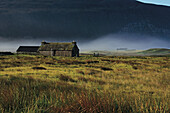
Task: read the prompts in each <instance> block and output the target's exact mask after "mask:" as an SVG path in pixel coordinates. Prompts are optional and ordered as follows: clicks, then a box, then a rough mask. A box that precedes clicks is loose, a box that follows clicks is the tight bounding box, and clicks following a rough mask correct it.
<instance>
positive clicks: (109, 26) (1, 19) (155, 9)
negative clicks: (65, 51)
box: [0, 0, 170, 41]
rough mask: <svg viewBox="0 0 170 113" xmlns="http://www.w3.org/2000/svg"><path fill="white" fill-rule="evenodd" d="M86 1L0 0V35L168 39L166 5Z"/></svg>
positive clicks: (132, 0) (168, 10) (169, 26)
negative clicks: (117, 34) (121, 35)
mask: <svg viewBox="0 0 170 113" xmlns="http://www.w3.org/2000/svg"><path fill="white" fill-rule="evenodd" d="M68 1H69V2H68ZM88 1H89V2H87V0H82V1H81V2H80V0H72V1H70V0H57V1H53V0H48V1H47V0H36V1H34V0H22V1H17V0H0V25H1V26H0V36H1V37H7V38H10V37H16V38H17V39H20V38H23V37H27V36H29V37H32V38H49V37H51V38H52V39H57V40H73V39H77V40H83V39H84V38H86V39H88V40H94V39H96V38H98V37H100V36H104V35H107V34H114V33H130V34H142V35H150V36H155V37H162V38H163V39H165V40H167V41H170V40H169V37H170V23H169V21H168V20H170V7H168V6H159V5H151V4H144V3H141V2H138V1H135V0H121V1H120V0H101V1H100V2H97V1H98V0H93V1H91V0H88ZM75 4H79V5H75ZM80 38H81V39H80Z"/></svg>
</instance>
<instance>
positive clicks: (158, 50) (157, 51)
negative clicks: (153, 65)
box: [139, 48, 170, 55]
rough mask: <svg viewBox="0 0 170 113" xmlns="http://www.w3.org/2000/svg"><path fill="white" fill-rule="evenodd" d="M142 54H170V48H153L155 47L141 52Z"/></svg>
mask: <svg viewBox="0 0 170 113" xmlns="http://www.w3.org/2000/svg"><path fill="white" fill-rule="evenodd" d="M139 53H141V54H148V55H165V54H170V49H165V48H153V49H148V50H146V51H142V52H139Z"/></svg>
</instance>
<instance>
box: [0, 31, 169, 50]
mask: <svg viewBox="0 0 170 113" xmlns="http://www.w3.org/2000/svg"><path fill="white" fill-rule="evenodd" d="M46 39H48V40H46ZM0 40H1V42H0V50H1V51H12V52H15V51H16V49H17V48H18V47H19V46H40V44H41V41H43V40H45V41H47V42H71V41H73V40H65V41H63V40H58V39H57V38H56V39H55V38H42V40H41V39H40V38H32V37H24V38H22V39H11V40H8V39H7V38H3V37H1V38H0ZM75 41H77V44H78V46H79V48H80V50H81V51H91V50H107V51H113V50H116V49H117V48H128V49H136V50H146V49H149V48H170V45H169V42H168V41H167V40H164V39H161V38H160V37H153V36H146V35H139V34H118V33H117V34H108V35H105V36H101V37H98V38H97V39H94V40H88V38H87V40H75Z"/></svg>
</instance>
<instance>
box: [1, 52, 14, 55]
mask: <svg viewBox="0 0 170 113" xmlns="http://www.w3.org/2000/svg"><path fill="white" fill-rule="evenodd" d="M0 55H13V53H11V52H0Z"/></svg>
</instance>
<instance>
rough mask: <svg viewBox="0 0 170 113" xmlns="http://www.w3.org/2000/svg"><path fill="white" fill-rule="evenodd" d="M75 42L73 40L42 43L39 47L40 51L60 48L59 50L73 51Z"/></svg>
mask: <svg viewBox="0 0 170 113" xmlns="http://www.w3.org/2000/svg"><path fill="white" fill-rule="evenodd" d="M74 46H75V44H73V43H72V42H69V43H45V44H42V45H41V46H40V48H39V51H51V50H59V51H71V50H73V48H74Z"/></svg>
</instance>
